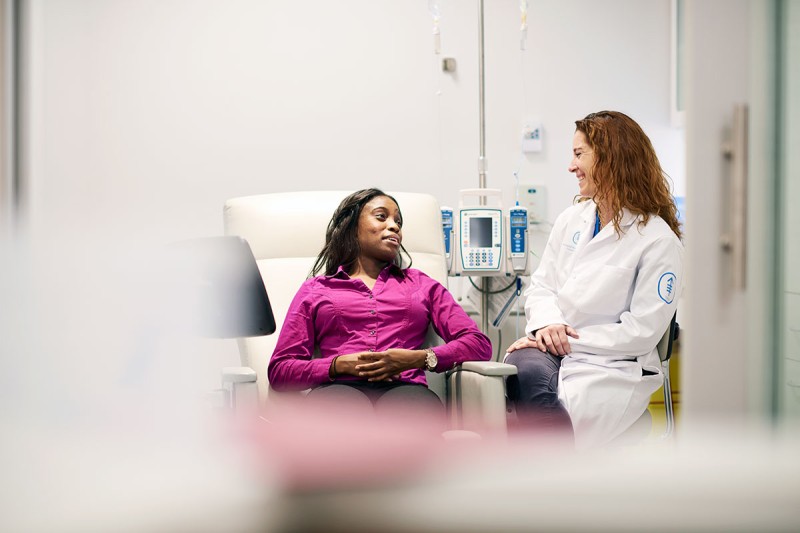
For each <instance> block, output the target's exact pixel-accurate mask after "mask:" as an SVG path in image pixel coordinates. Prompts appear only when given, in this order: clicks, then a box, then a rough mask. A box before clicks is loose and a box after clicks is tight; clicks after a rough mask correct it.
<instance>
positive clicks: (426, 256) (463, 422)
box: [222, 191, 516, 435]
mask: <svg viewBox="0 0 800 533" xmlns="http://www.w3.org/2000/svg"><path fill="white" fill-rule="evenodd" d="M350 192H351V191H305V192H286V193H274V194H262V195H256V196H245V197H240V198H233V199H230V200H228V201H227V202H226V203H225V208H224V223H225V234H226V235H238V236H241V237H243V238H244V239H245V240H247V242H248V243H249V244H250V247H251V249H252V251H253V255H254V256H255V258H256V261H257V263H258V268H259V270H260V272H261V276H262V278H263V280H264V285H265V286H266V288H267V293H268V295H269V300H270V303H271V305H272V309H273V312H274V314H275V320H276V323H277V327H278V331H280V328H281V327H282V325H283V319H284V317H285V315H286V312H287V309H288V307H289V304H290V302H291V300H292V298H293V297H294V295H295V293H296V292H297V289H298V288H299V287H300V285H301V284H302V283H303V281H304V280H305V279H306V278H307V276H308V275H309V273H310V270H311V267H312V266H313V263H314V260H315V259H316V257H317V255H318V254H319V252H320V250H321V249H322V246H323V244H324V242H325V231H326V228H327V225H328V222H329V220H330V217H331V215H332V214H333V212H334V210H335V209H336V207H337V206H338V205H339V203H340V202H341V201H342V199H344V197H345V196H347V195H348V194H349V193H350ZM387 194H391V195H392V196H394V197H395V198H396V199H397V201H398V203H399V204H400V209H401V211H402V212H403V246H404V247H405V248H406V250H407V251H408V252H409V254H410V255H411V258H412V262H413V265H412V266H413V267H414V268H417V269H419V270H422V271H423V272H425V273H426V274H428V275H429V276H431V277H432V278H434V279H436V280H437V281H439V282H441V283H442V284H445V285H446V284H447V270H446V266H445V264H446V263H445V257H444V242H443V238H442V230H441V211H440V209H439V204H438V202H437V201H436V199H435V198H434V197H433V196H431V195H429V194H419V193H402V192H389V191H387ZM429 340H430V344H436V343H437V342H438V343H441V340H440V339H438V337H436V336H435V334H434V333H433V330H432V329H431V335H429ZM276 342H277V335H273V336H271V337H249V338H241V339H239V340H238V343H239V353H240V356H241V361H242V367H231V368H226V369H224V370H223V376H222V380H223V386H224V387H225V388H227V389H228V390H229V392H230V396H231V398H232V402H233V404H234V405H236V404H238V405H240V406H241V404H242V403H243V402H248V403H250V405H253V404H254V403H255V402H259V406H260V407H266V411H265V412H266V413H267V415H266V416H269V414H268V413H269V409H270V408H275V404H276V403H279V399H280V397H281V396H282V395H285V394H287V393H278V392H276V391H274V390H273V389H271V388H270V387H269V383H268V382H267V372H266V369H267V363H268V361H269V358H270V356H271V355H272V352H273V349H274V347H275V343H276ZM514 373H516V367H514V366H512V365H508V364H504V363H497V362H491V361H487V362H483V361H481V362H472V361H471V362H467V363H464V364H463V365H461V366H460V367H458V368H457V369H455V370H453V371H451V372H448V375H447V376H444V375H442V374H429V375H428V383H429V388H431V389H432V390H433V391H434V392H436V393H437V394H438V395H439V396H440V398H442V400H443V401H444V402H445V405H446V406H447V408H448V412H449V415H450V428H451V429H454V430H468V431H472V432H475V433H478V434H484V435H486V434H492V435H502V434H505V432H506V402H505V382H504V376H507V375H510V374H514Z"/></svg>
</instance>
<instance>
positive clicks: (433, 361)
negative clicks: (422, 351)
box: [425, 352, 439, 370]
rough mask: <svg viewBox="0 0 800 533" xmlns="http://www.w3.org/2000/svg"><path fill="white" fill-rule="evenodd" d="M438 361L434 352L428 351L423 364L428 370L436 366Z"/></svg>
mask: <svg viewBox="0 0 800 533" xmlns="http://www.w3.org/2000/svg"><path fill="white" fill-rule="evenodd" d="M438 363H439V359H438V358H437V357H436V354H435V353H433V352H428V357H426V358H425V366H427V367H428V370H433V369H434V368H436V365H437V364H438Z"/></svg>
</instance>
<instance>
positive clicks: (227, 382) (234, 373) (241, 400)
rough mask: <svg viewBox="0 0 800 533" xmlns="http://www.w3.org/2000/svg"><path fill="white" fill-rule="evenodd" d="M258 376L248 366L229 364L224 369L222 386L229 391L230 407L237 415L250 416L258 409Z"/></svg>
mask: <svg viewBox="0 0 800 533" xmlns="http://www.w3.org/2000/svg"><path fill="white" fill-rule="evenodd" d="M257 380H258V376H257V374H256V371H255V370H253V369H252V368H250V367H246V366H227V367H225V368H223V369H222V388H223V389H224V390H225V391H227V394H228V401H229V407H230V408H232V409H233V410H234V411H235V412H236V414H237V415H243V414H244V415H245V416H249V415H250V414H251V413H253V412H254V411H256V410H257V409H258V385H257V384H256V381H257Z"/></svg>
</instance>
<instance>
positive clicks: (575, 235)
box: [572, 231, 581, 244]
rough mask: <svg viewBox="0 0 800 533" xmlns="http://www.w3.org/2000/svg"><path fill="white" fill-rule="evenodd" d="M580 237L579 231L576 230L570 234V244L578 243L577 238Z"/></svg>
mask: <svg viewBox="0 0 800 533" xmlns="http://www.w3.org/2000/svg"><path fill="white" fill-rule="evenodd" d="M580 238H581V232H580V231H576V232H575V234H574V235H573V236H572V244H578V239H580Z"/></svg>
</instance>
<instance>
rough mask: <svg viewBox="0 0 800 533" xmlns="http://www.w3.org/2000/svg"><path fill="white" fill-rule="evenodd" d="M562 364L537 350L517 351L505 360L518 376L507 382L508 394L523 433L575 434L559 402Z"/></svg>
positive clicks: (508, 379)
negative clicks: (559, 374) (515, 368)
mask: <svg viewBox="0 0 800 533" xmlns="http://www.w3.org/2000/svg"><path fill="white" fill-rule="evenodd" d="M561 360H562V358H561V357H559V356H556V355H551V354H549V353H545V352H542V351H540V350H537V349H535V348H525V349H522V350H517V351H515V352H512V353H511V354H509V356H508V357H507V358H506V360H505V362H506V363H509V364H512V365H514V366H516V367H517V375H516V376H509V377H508V378H507V379H506V391H507V394H508V399H509V400H510V401H511V404H512V405H513V406H514V408H515V410H516V414H517V425H518V426H519V428H520V429H535V430H540V429H541V430H553V431H559V432H568V433H570V434H571V433H572V423H571V422H570V418H569V413H567V410H566V409H565V408H564V406H563V405H562V404H561V402H560V401H559V400H558V371H559V369H560V368H561Z"/></svg>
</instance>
